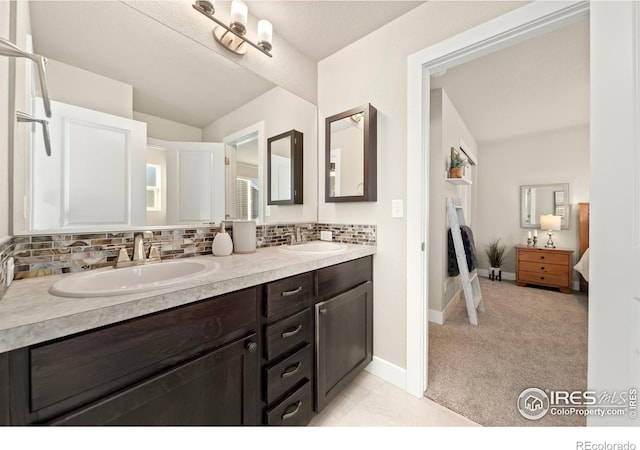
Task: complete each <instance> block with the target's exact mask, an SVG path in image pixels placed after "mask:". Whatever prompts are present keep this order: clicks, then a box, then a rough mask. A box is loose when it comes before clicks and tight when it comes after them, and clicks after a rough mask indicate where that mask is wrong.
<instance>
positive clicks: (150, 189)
mask: <svg viewBox="0 0 640 450" xmlns="http://www.w3.org/2000/svg"><path fill="white" fill-rule="evenodd" d="M161 180H162V175H161V173H160V166H159V165H158V164H147V211H162V198H161V195H160V194H161V192H162V181H161Z"/></svg>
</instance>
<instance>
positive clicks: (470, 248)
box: [447, 225, 478, 277]
mask: <svg viewBox="0 0 640 450" xmlns="http://www.w3.org/2000/svg"><path fill="white" fill-rule="evenodd" d="M460 234H461V235H462V244H463V246H464V253H465V255H466V257H467V267H468V268H469V272H471V271H472V270H473V269H475V268H476V266H477V265H478V259H477V258H476V246H475V243H474V242H473V232H472V231H471V228H469V227H468V226H466V225H460ZM448 244H449V245H448V247H449V252H448V253H449V255H448V258H447V266H448V267H447V269H448V272H449V276H450V277H456V276H458V275H460V269H459V268H458V260H457V259H456V249H455V247H454V246H453V234H452V233H451V228H449V236H448Z"/></svg>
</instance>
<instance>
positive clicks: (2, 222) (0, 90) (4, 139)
mask: <svg viewBox="0 0 640 450" xmlns="http://www.w3.org/2000/svg"><path fill="white" fill-rule="evenodd" d="M9 6H10V5H9V2H0V37H2V38H4V39H9V17H10V13H9V9H10V8H9ZM0 180H2V181H1V182H0V241H2V239H3V238H4V237H6V236H8V235H9V183H10V182H11V179H10V178H9V58H5V57H4V56H0Z"/></svg>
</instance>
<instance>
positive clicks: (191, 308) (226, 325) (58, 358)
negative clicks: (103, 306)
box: [29, 288, 258, 416]
mask: <svg viewBox="0 0 640 450" xmlns="http://www.w3.org/2000/svg"><path fill="white" fill-rule="evenodd" d="M257 319H258V312H257V300H256V289H255V288H250V289H245V290H242V291H238V292H234V293H231V294H226V295H222V296H220V297H216V298H213V299H209V300H205V301H201V302H198V303H194V304H191V305H187V306H183V307H179V308H175V309H171V310H168V311H163V312H159V313H155V314H151V315H148V316H144V317H141V318H139V319H133V320H129V321H126V322H122V323H119V324H116V325H111V326H108V327H104V328H100V329H97V330H94V331H90V332H87V333H84V334H80V335H75V336H72V337H69V338H65V339H62V340H59V341H54V342H51V343H46V344H42V345H38V346H35V347H32V348H31V349H30V351H29V358H30V361H29V366H30V395H29V397H30V399H31V405H30V410H31V412H34V411H38V410H40V409H42V408H45V407H47V406H49V405H52V404H56V403H57V402H62V401H64V402H63V403H64V404H61V405H58V406H59V407H60V408H63V409H65V410H69V409H71V408H75V407H77V406H78V405H80V404H84V403H87V402H88V401H92V400H95V399H97V398H99V397H102V396H104V395H106V394H109V393H111V392H114V391H116V390H119V389H121V388H123V387H125V386H128V385H131V384H132V383H135V382H137V381H140V380H142V379H144V378H146V377H148V376H150V375H152V374H154V373H157V372H158V371H160V370H162V369H164V368H168V367H171V366H175V365H176V364H179V363H180V362H182V361H185V360H187V359H189V358H191V357H193V356H194V355H196V354H198V353H200V352H203V351H207V350H209V349H212V348H215V347H217V346H219V345H223V344H225V343H227V342H229V341H230V340H233V339H236V338H240V337H242V336H244V335H246V333H247V331H248V330H250V329H251V328H253V329H252V330H251V331H256V330H255V326H256V322H257ZM70 374H72V376H70ZM45 416H46V415H45Z"/></svg>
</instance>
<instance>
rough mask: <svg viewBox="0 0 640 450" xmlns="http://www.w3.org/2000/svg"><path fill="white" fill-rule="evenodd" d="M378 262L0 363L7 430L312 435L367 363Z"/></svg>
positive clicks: (170, 313) (203, 304)
mask: <svg viewBox="0 0 640 450" xmlns="http://www.w3.org/2000/svg"><path fill="white" fill-rule="evenodd" d="M372 297H373V296H372V257H370V256H368V257H364V258H360V259H357V260H353V261H349V262H345V263H342V264H338V265H335V266H331V267H327V268H323V269H319V270H316V271H312V272H307V273H303V274H300V275H294V276H291V277H288V278H284V279H281V280H276V281H273V282H270V283H267V284H264V285H260V286H256V287H252V288H248V289H244V290H241V291H237V292H232V293H229V294H225V295H221V296H218V297H213V298H210V299H207V300H202V301H199V302H195V303H191V304H188V305H185V306H180V307H176V308H173V309H170V310H165V311H161V312H158V313H154V314H149V315H145V316H141V317H138V318H134V319H131V320H127V321H124V322H119V323H116V324H113V325H108V326H105V327H102V328H98V329H93V330H90V331H87V332H83V333H79V334H75V335H71V336H67V337H64V338H60V339H57V340H53V341H48V342H44V343H42V344H37V345H33V346H31V347H27V348H21V349H17V350H13V351H10V352H8V353H3V354H0V425H29V424H49V425H257V424H264V425H286V426H291V425H306V424H307V423H309V421H310V420H311V418H312V416H313V414H314V412H318V411H320V410H322V408H324V406H325V405H326V404H327V403H328V402H330V401H331V400H332V399H333V398H335V396H336V395H337V394H338V393H339V392H340V391H341V390H342V389H343V388H344V387H346V385H347V384H348V383H349V382H350V381H351V380H352V379H353V378H354V377H355V376H356V375H357V373H358V372H359V371H360V370H362V369H363V368H364V367H365V366H366V364H368V363H369V362H370V361H371V354H372V323H373V322H372Z"/></svg>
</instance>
